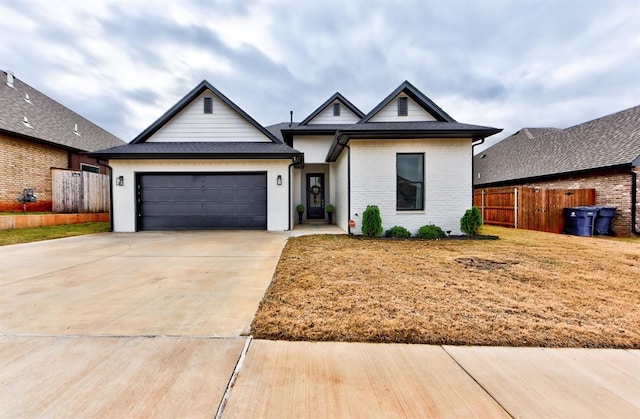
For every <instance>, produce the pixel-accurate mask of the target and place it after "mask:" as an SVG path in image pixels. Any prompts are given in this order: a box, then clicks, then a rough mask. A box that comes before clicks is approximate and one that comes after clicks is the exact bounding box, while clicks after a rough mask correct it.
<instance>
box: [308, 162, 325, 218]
mask: <svg viewBox="0 0 640 419" xmlns="http://www.w3.org/2000/svg"><path fill="white" fill-rule="evenodd" d="M307 218H308V219H316V220H317V219H324V173H309V174H307Z"/></svg>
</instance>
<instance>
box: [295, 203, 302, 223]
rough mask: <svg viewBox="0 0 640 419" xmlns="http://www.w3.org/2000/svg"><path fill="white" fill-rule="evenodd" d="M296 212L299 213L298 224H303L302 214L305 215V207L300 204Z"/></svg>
mask: <svg viewBox="0 0 640 419" xmlns="http://www.w3.org/2000/svg"><path fill="white" fill-rule="evenodd" d="M296 211H298V224H302V214H304V205H302V204H298V206H296Z"/></svg>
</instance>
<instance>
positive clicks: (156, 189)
mask: <svg viewBox="0 0 640 419" xmlns="http://www.w3.org/2000/svg"><path fill="white" fill-rule="evenodd" d="M498 132H500V130H499V129H496V128H490V127H484V126H478V125H469V124H462V123H458V122H456V121H455V120H454V119H453V118H451V116H449V115H448V114H447V113H445V112H444V111H443V110H442V109H440V108H439V107H438V106H437V105H436V104H435V103H433V102H432V101H431V100H430V99H429V98H427V97H426V96H425V95H423V94H422V93H421V92H420V91H418V90H417V89H416V88H415V87H414V86H413V85H411V84H410V83H409V82H404V83H402V84H401V85H400V86H399V87H398V88H397V89H395V90H394V91H393V92H392V93H391V94H390V95H388V96H387V97H386V98H385V99H384V100H383V101H382V102H380V103H379V104H378V105H377V106H376V107H375V108H374V109H373V110H372V111H371V112H369V113H368V114H367V115H365V114H364V113H362V112H361V111H360V110H359V109H358V108H356V107H355V106H354V105H353V104H352V103H351V102H349V101H348V100H347V99H346V98H344V97H343V96H342V95H341V94H340V93H336V94H335V95H333V96H332V97H330V98H329V99H328V100H327V101H326V102H324V103H323V104H322V105H320V106H319V107H318V108H317V109H316V110H315V111H314V112H312V113H311V114H310V115H309V116H308V117H307V118H305V119H304V120H303V121H302V122H300V123H291V124H286V123H282V124H277V125H274V126H270V127H267V128H264V127H262V126H260V125H259V124H258V123H257V122H256V121H255V120H253V119H252V118H251V117H250V116H248V115H247V114H246V113H245V112H244V111H242V110H241V109H240V108H238V107H237V106H236V105H235V104H234V103H233V102H231V101H230V100H229V99H227V98H226V97H225V96H224V95H222V93H220V92H219V91H217V90H216V89H215V88H214V87H213V86H211V85H210V84H209V83H208V82H206V81H203V82H202V83H201V84H200V85H199V86H197V87H196V88H195V89H194V90H193V91H192V92H190V93H189V94H188V95H187V96H185V98H183V99H182V100H181V101H180V102H178V103H177V104H176V105H175V106H174V107H173V108H171V109H170V110H169V111H168V112H167V113H166V114H165V115H163V116H162V117H161V118H160V119H159V120H158V121H156V122H155V123H154V124H152V125H151V126H150V127H149V128H147V129H146V130H145V131H144V132H143V133H141V134H140V135H139V136H138V137H137V138H136V139H134V140H133V141H132V143H131V144H129V145H127V146H123V147H116V148H112V149H108V150H103V151H100V152H97V153H93V154H92V155H94V156H95V157H100V158H105V159H107V158H108V159H109V161H110V164H111V166H112V168H113V178H114V179H115V184H116V186H114V191H113V199H114V206H113V208H114V229H115V230H116V231H138V230H156V229H245V228H247V229H267V230H288V229H291V228H293V225H294V223H296V222H297V217H298V216H297V213H296V210H295V207H296V206H297V205H298V204H302V205H304V206H305V213H304V218H305V219H306V220H313V219H316V220H326V219H327V218H328V217H327V213H326V207H327V205H329V204H332V205H334V206H335V214H334V220H335V222H336V224H337V225H338V226H340V227H341V228H342V229H344V230H345V231H348V232H350V233H354V234H360V233H361V230H360V227H361V219H362V212H363V211H364V209H365V208H366V206H367V205H371V204H373V205H378V207H379V208H380V211H381V216H382V220H383V227H384V228H385V229H387V228H390V227H392V226H394V225H401V226H404V227H405V228H407V229H409V230H410V231H411V232H412V233H416V232H417V230H418V228H419V227H421V226H423V225H425V224H435V225H438V226H440V227H441V228H442V229H443V230H445V231H446V230H450V231H451V232H453V233H454V234H455V233H459V220H460V217H462V215H463V214H464V212H465V210H467V209H468V208H469V207H470V206H471V203H472V178H471V167H472V163H471V162H472V147H473V144H474V142H476V141H481V140H483V139H484V138H486V137H488V136H490V135H493V134H496V133H498ZM349 220H353V221H354V222H355V228H351V227H349Z"/></svg>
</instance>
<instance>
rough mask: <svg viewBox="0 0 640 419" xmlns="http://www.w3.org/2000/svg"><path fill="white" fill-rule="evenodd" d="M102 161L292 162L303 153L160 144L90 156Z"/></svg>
mask: <svg viewBox="0 0 640 419" xmlns="http://www.w3.org/2000/svg"><path fill="white" fill-rule="evenodd" d="M89 156H91V157H95V158H100V159H109V160H117V159H289V158H292V157H296V156H298V157H301V156H302V153H301V152H299V151H298V150H295V149H293V148H291V147H289V146H287V145H285V144H276V143H261V142H243V143H240V142H158V143H137V144H133V143H131V144H127V145H125V146H121V147H114V148H109V149H106V150H100V151H96V152H93V153H89Z"/></svg>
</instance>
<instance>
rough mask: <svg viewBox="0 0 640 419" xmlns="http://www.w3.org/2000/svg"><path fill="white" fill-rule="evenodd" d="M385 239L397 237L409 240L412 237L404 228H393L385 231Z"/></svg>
mask: <svg viewBox="0 0 640 419" xmlns="http://www.w3.org/2000/svg"><path fill="white" fill-rule="evenodd" d="M384 235H385V237H395V238H400V239H407V238H409V237H411V233H410V232H409V230H407V229H406V228H404V227H401V226H393V227H391V228H390V229H389V230H387V231H385V233H384Z"/></svg>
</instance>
